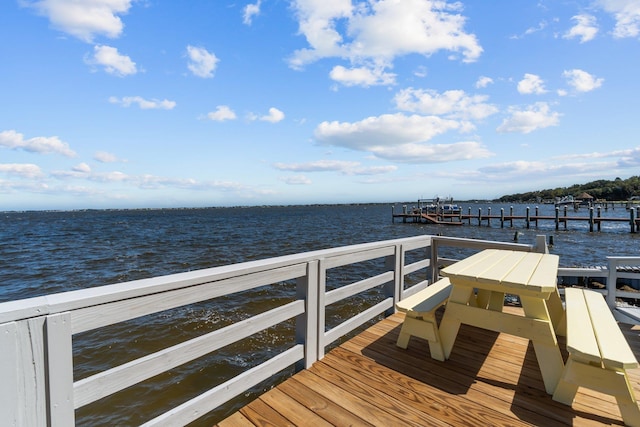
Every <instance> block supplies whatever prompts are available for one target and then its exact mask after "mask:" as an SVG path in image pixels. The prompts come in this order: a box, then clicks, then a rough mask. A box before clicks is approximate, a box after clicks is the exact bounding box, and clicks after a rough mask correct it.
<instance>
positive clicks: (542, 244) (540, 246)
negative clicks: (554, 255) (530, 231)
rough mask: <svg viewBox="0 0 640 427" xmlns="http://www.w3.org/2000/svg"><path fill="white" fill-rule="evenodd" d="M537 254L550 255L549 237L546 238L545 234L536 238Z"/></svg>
mask: <svg viewBox="0 0 640 427" xmlns="http://www.w3.org/2000/svg"><path fill="white" fill-rule="evenodd" d="M535 252H538V253H541V254H548V253H549V247H548V246H547V236H545V235H544V234H542V235H538V236H536V246H535Z"/></svg>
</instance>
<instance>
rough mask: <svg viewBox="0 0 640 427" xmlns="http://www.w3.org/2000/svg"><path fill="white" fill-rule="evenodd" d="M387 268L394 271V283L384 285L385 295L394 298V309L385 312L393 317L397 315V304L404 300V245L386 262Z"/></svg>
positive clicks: (396, 247)
mask: <svg viewBox="0 0 640 427" xmlns="http://www.w3.org/2000/svg"><path fill="white" fill-rule="evenodd" d="M384 264H385V268H386V269H388V270H393V281H391V282H388V283H386V284H385V285H384V293H385V296H386V297H391V298H393V307H392V308H390V309H389V310H388V311H387V312H385V316H391V315H392V314H393V313H395V307H396V303H397V302H398V301H400V299H401V298H402V292H403V291H404V271H403V270H404V248H403V246H402V244H397V245H396V246H395V251H394V253H393V255H390V256H388V257H386V258H385V260H384Z"/></svg>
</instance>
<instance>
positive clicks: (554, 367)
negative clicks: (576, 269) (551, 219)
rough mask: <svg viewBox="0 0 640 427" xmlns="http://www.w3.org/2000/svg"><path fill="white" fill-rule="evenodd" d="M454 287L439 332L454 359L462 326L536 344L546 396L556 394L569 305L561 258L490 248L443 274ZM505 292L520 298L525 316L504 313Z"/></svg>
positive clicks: (443, 344) (562, 365)
mask: <svg viewBox="0 0 640 427" xmlns="http://www.w3.org/2000/svg"><path fill="white" fill-rule="evenodd" d="M441 274H442V275H443V276H445V277H448V278H449V280H450V282H451V285H452V289H451V294H450V296H449V300H448V302H447V306H446V309H445V312H444V315H443V318H442V322H441V324H440V328H439V333H440V337H441V340H442V347H443V351H444V356H445V358H447V359H448V358H449V356H450V355H451V351H452V349H453V346H454V343H455V340H456V336H457V334H458V330H459V328H460V325H461V324H463V323H464V324H466V325H471V326H475V327H479V328H484V329H488V330H492V331H496V332H504V333H507V334H511V335H516V336H519V337H524V338H528V339H530V340H531V341H532V343H533V347H534V350H535V353H536V358H537V360H538V365H539V367H540V371H541V373H542V378H543V380H544V385H545V389H546V392H547V393H548V394H553V393H554V391H555V389H556V386H557V384H558V381H559V379H560V376H561V375H562V371H563V368H564V363H563V359H562V354H561V352H560V347H559V346H558V341H557V339H556V333H557V332H561V329H562V328H561V327H560V323H561V321H562V319H563V315H564V314H563V313H564V312H563V307H562V301H561V299H560V294H559V293H558V289H557V286H556V281H557V275H558V256H557V255H552V254H541V253H534V252H520V251H509V250H499V249H486V250H484V251H482V252H478V253H477V254H475V255H472V256H470V257H468V258H466V259H463V260H462V261H459V262H457V263H455V264H452V265H450V266H448V267H446V268H445V269H443V270H442V271H441ZM505 294H510V295H515V296H517V297H518V298H519V299H520V302H521V304H522V308H523V311H524V316H522V315H517V314H511V313H504V312H503V311H502V308H503V306H504V297H505Z"/></svg>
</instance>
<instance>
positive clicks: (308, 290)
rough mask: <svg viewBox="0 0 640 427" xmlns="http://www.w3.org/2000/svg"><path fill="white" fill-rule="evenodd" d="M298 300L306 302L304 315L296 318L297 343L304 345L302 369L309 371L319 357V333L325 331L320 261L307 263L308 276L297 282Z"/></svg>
mask: <svg viewBox="0 0 640 427" xmlns="http://www.w3.org/2000/svg"><path fill="white" fill-rule="evenodd" d="M296 285H297V286H296V294H297V298H298V299H302V300H304V301H305V310H304V313H303V314H301V315H299V316H298V317H297V318H296V342H297V343H298V344H304V361H303V366H301V367H300V368H304V369H309V368H310V367H311V365H313V363H314V362H316V361H317V360H318V359H317V356H318V345H319V337H318V334H319V331H320V330H322V331H324V326H322V327H321V326H320V324H319V319H318V311H319V307H318V261H317V260H313V261H309V262H308V263H307V275H306V276H305V277H299V278H298V280H297V281H296Z"/></svg>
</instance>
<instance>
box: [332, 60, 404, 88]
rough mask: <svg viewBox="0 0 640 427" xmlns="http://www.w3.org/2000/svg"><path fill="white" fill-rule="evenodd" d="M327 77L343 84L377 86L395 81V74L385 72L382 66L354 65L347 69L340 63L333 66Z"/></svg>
mask: <svg viewBox="0 0 640 427" xmlns="http://www.w3.org/2000/svg"><path fill="white" fill-rule="evenodd" d="M329 77H331V79H332V80H335V81H337V82H339V83H342V84H343V85H345V86H363V87H369V86H377V85H385V86H386V85H390V84H393V83H395V79H396V75H395V74H393V73H386V72H384V70H383V69H382V68H377V69H372V68H368V67H354V68H350V69H347V68H345V67H343V66H342V65H337V66H335V67H333V69H332V70H331V72H330V73H329Z"/></svg>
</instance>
